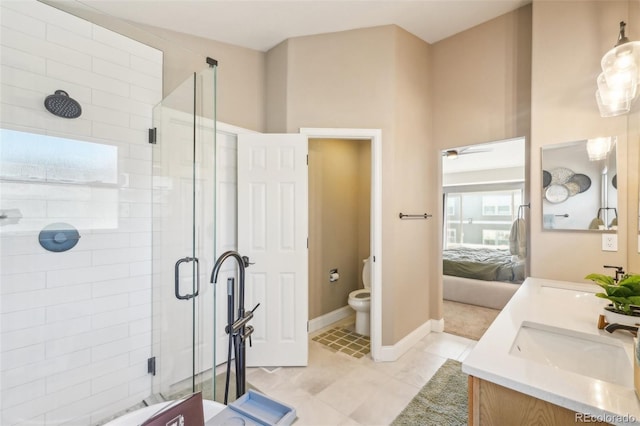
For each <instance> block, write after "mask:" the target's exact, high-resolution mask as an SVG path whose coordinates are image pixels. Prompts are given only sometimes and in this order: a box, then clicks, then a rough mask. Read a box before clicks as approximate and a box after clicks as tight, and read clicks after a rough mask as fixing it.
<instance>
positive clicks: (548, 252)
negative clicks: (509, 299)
mask: <svg viewBox="0 0 640 426" xmlns="http://www.w3.org/2000/svg"><path fill="white" fill-rule="evenodd" d="M628 6H629V3H628V2H627V1H607V2H601V1H581V2H564V1H534V3H533V67H532V129H531V141H532V144H531V166H532V167H531V172H530V175H529V176H530V181H531V182H532V185H531V200H541V199H542V185H539V184H537V183H539V182H541V181H542V179H541V166H540V164H541V163H540V152H541V148H542V147H544V146H548V145H552V144H557V143H562V142H568V141H575V140H583V139H587V138H591V137H596V136H602V135H616V136H618V142H619V143H618V147H617V149H618V158H619V159H621V160H622V161H619V162H618V167H619V170H618V192H619V194H626V193H627V187H628V179H627V170H628V168H627V167H628V164H627V162H626V161H625V159H626V158H627V142H628V141H627V127H628V116H619V117H609V118H601V117H600V114H599V112H598V107H597V104H596V101H595V96H594V95H595V90H596V83H595V81H596V77H597V76H598V74H599V73H600V59H601V58H602V55H603V54H604V53H605V52H606V51H607V50H609V49H610V48H611V47H612V46H613V44H615V42H616V39H617V34H618V23H619V22H620V21H621V20H625V21H627V22H629V21H628V18H629V16H628V11H629V8H628ZM635 22H636V24H637V22H640V21H638V20H636V21H635ZM630 27H633V25H631V26H630ZM636 27H637V25H636ZM630 29H631V28H630ZM635 30H636V31H637V28H636V29H635ZM628 35H629V36H631V35H632V34H631V33H628ZM636 37H637V34H636ZM550 46H552V47H553V48H550ZM540 204H541V203H540V202H535V201H532V208H531V219H532V220H531V252H532V258H531V275H533V276H536V277H541V278H554V279H560V280H568V281H578V282H584V277H585V275H587V274H589V273H592V272H599V273H610V271H608V270H605V269H604V268H602V265H620V266H625V267H626V265H627V245H628V237H629V230H630V229H631V227H630V226H629V215H628V214H625V213H626V212H628V211H629V209H628V207H627V206H628V197H624V196H620V197H619V198H618V211H619V212H620V213H621V214H620V215H619V220H618V246H619V250H618V251H617V252H603V251H602V250H601V234H600V233H590V232H562V231H542V217H541V215H542V208H541V205H540ZM634 210H635V209H634ZM623 212H624V213H623ZM634 216H635V214H634Z"/></svg>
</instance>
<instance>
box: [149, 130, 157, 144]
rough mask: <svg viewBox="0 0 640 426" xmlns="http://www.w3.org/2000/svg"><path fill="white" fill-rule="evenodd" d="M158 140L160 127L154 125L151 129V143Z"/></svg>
mask: <svg viewBox="0 0 640 426" xmlns="http://www.w3.org/2000/svg"><path fill="white" fill-rule="evenodd" d="M156 142H158V129H157V128H156V127H152V128H151V129H149V143H152V144H155V143H156Z"/></svg>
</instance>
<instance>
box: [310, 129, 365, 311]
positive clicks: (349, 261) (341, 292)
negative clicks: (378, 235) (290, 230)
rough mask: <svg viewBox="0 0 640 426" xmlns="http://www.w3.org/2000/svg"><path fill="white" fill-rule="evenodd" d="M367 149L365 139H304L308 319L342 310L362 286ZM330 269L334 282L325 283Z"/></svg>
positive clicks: (327, 281) (327, 280)
mask: <svg viewBox="0 0 640 426" xmlns="http://www.w3.org/2000/svg"><path fill="white" fill-rule="evenodd" d="M370 151H371V144H370V142H369V141H358V140H345V139H310V140H309V319H314V318H317V317H320V316H322V315H325V314H328V313H330V312H331V311H334V310H336V309H339V308H342V307H344V306H346V305H347V301H348V298H349V293H350V292H352V291H354V290H357V289H358V288H362V281H361V273H362V259H363V257H362V256H363V254H362V251H363V250H366V251H367V253H368V250H369V245H370V238H369V233H368V228H369V224H370V221H369V214H370V211H371V208H370V206H371V203H370V201H369V200H370V193H371V176H370V173H371V172H370V166H369V164H367V159H368V160H369V162H370V159H371V156H370ZM364 227H366V229H367V232H366V233H364V232H360V230H361V228H364ZM366 255H367V254H365V255H364V256H365V257H366ZM331 269H338V272H339V274H340V279H339V280H338V281H335V282H330V281H329V271H330V270H331Z"/></svg>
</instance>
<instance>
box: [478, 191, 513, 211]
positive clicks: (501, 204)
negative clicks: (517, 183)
mask: <svg viewBox="0 0 640 426" xmlns="http://www.w3.org/2000/svg"><path fill="white" fill-rule="evenodd" d="M512 201H513V200H512V197H511V194H498V195H483V196H482V214H483V215H485V216H511V214H512V212H513V206H512Z"/></svg>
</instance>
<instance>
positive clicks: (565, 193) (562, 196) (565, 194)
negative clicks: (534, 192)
mask: <svg viewBox="0 0 640 426" xmlns="http://www.w3.org/2000/svg"><path fill="white" fill-rule="evenodd" d="M544 198H546V200H547V201H548V202H550V203H554V204H557V203H561V202H563V201H565V200H566V199H567V198H569V189H568V188H567V187H566V186H564V185H549V187H548V188H547V190H546V191H545V192H544Z"/></svg>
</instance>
